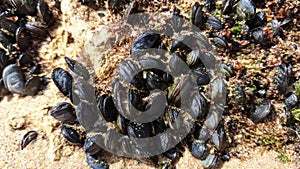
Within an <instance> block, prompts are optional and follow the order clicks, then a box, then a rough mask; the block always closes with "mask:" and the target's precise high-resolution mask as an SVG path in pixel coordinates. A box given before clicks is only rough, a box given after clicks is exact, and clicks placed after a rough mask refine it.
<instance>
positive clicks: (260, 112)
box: [249, 100, 272, 123]
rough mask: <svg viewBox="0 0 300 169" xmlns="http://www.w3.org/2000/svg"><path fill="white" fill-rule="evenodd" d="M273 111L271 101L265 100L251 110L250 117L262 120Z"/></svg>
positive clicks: (255, 121)
mask: <svg viewBox="0 0 300 169" xmlns="http://www.w3.org/2000/svg"><path fill="white" fill-rule="evenodd" d="M271 111H272V104H271V102H270V101H268V100H265V101H263V102H262V103H260V104H258V105H255V109H254V110H252V111H250V114H249V118H250V119H251V120H252V121H253V122H254V123H258V122H261V121H262V120H263V119H264V118H265V117H267V116H268V115H269V114H270V113H271Z"/></svg>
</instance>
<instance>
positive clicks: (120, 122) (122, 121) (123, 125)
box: [117, 115, 130, 135]
mask: <svg viewBox="0 0 300 169" xmlns="http://www.w3.org/2000/svg"><path fill="white" fill-rule="evenodd" d="M129 122H130V121H129V120H128V119H126V118H125V117H123V116H122V115H119V116H118V119H117V126H118V129H119V132H120V133H122V134H125V135H127V133H128V132H127V126H128V124H129Z"/></svg>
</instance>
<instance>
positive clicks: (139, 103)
mask: <svg viewBox="0 0 300 169" xmlns="http://www.w3.org/2000/svg"><path fill="white" fill-rule="evenodd" d="M128 95H129V100H130V103H131V104H132V105H133V106H134V107H135V108H136V109H137V110H139V111H146V108H145V106H146V101H144V100H143V98H144V97H146V96H148V93H144V92H141V91H136V90H131V89H129V93H128Z"/></svg>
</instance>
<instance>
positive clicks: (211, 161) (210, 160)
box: [202, 154, 219, 169]
mask: <svg viewBox="0 0 300 169" xmlns="http://www.w3.org/2000/svg"><path fill="white" fill-rule="evenodd" d="M218 165H219V157H218V156H217V155H215V154H210V155H208V156H207V157H206V158H205V159H204V160H202V167H203V168H206V169H214V168H217V166H218Z"/></svg>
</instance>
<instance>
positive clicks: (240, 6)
mask: <svg viewBox="0 0 300 169" xmlns="http://www.w3.org/2000/svg"><path fill="white" fill-rule="evenodd" d="M209 2H210V3H209ZM265 3H266V1H259V0H256V1H255V2H253V1H252V0H239V1H234V0H224V1H223V3H222V6H221V9H219V8H220V7H218V6H216V4H215V3H214V1H213V0H208V1H206V4H204V5H200V4H199V3H198V2H196V3H195V4H194V5H193V8H192V17H191V21H192V23H193V24H194V25H195V26H197V27H199V28H200V29H202V30H204V29H209V33H208V36H209V37H210V38H212V42H213V43H214V44H215V45H216V46H217V47H218V48H221V49H225V50H227V51H239V50H241V49H243V48H245V47H246V46H248V45H249V44H250V43H251V42H254V43H256V44H261V46H263V47H265V46H270V44H274V43H276V40H275V39H276V37H277V36H280V37H283V33H282V30H283V29H286V28H288V27H289V26H290V25H291V24H292V20H293V19H292V17H293V16H291V15H292V14H291V13H288V12H287V11H285V12H286V13H285V15H286V16H285V17H277V18H280V19H279V20H278V19H276V18H275V19H272V20H270V19H269V18H267V14H266V11H265V10H263V9H262V10H261V9H259V8H260V6H263V5H261V4H265ZM282 5H283V4H282V3H279V4H276V5H274V9H272V12H274V13H272V14H273V15H279V13H280V12H279V9H280V8H281V7H282ZM257 8H258V10H257ZM268 21H269V22H268Z"/></svg>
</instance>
